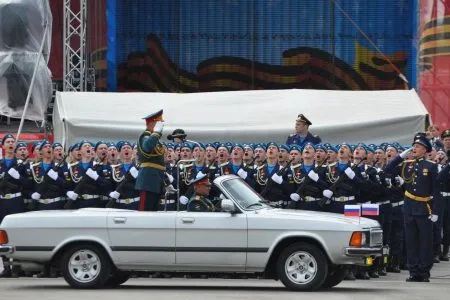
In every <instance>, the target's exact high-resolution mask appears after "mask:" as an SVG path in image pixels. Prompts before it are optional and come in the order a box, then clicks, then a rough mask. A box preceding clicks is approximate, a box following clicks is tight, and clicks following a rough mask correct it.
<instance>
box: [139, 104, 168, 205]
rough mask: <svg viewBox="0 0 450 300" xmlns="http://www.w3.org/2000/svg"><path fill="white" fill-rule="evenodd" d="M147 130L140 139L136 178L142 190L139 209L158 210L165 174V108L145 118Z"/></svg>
mask: <svg viewBox="0 0 450 300" xmlns="http://www.w3.org/2000/svg"><path fill="white" fill-rule="evenodd" d="M144 120H145V122H146V125H147V130H145V131H144V132H143V133H142V134H141V135H140V136H139V139H138V143H137V144H138V159H139V163H140V170H139V173H138V176H137V178H136V187H135V188H136V189H137V190H139V191H140V202H139V210H145V211H157V210H158V206H159V201H160V199H161V195H162V191H163V185H164V174H165V171H166V166H165V164H164V150H165V148H164V147H163V146H162V144H161V143H160V142H159V139H160V138H161V134H162V130H163V128H164V121H163V110H162V109H161V110H159V111H157V112H155V113H153V114H150V115H148V116H147V117H145V118H144Z"/></svg>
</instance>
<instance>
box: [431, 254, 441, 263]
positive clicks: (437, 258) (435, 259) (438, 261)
mask: <svg viewBox="0 0 450 300" xmlns="http://www.w3.org/2000/svg"><path fill="white" fill-rule="evenodd" d="M440 262H441V261H440V260H439V255H435V256H434V257H433V263H435V264H438V263H440Z"/></svg>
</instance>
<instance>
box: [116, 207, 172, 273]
mask: <svg viewBox="0 0 450 300" xmlns="http://www.w3.org/2000/svg"><path fill="white" fill-rule="evenodd" d="M175 219H176V212H169V211H159V212H148V211H112V212H110V213H109V215H108V232H109V238H110V245H111V250H112V254H113V256H114V258H115V260H116V261H117V262H118V264H120V265H123V266H133V267H135V268H140V267H141V268H145V267H158V266H170V265H173V264H174V263H175Z"/></svg>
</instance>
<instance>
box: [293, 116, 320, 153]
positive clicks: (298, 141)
mask: <svg viewBox="0 0 450 300" xmlns="http://www.w3.org/2000/svg"><path fill="white" fill-rule="evenodd" d="M311 125H312V123H311V121H310V120H308V119H307V118H306V117H305V116H304V115H303V114H299V115H298V117H297V120H295V133H293V134H291V135H289V137H288V138H287V140H286V144H288V145H293V144H295V145H299V146H301V147H303V146H304V145H305V144H306V143H308V142H309V143H312V144H313V145H317V144H319V143H320V142H321V141H322V140H321V139H320V137H319V136H318V135H312V134H311V133H310V132H309V126H311Z"/></svg>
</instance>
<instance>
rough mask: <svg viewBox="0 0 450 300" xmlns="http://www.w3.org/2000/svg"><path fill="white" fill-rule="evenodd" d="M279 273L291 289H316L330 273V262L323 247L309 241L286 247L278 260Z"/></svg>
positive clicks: (279, 276) (282, 280)
mask: <svg viewBox="0 0 450 300" xmlns="http://www.w3.org/2000/svg"><path fill="white" fill-rule="evenodd" d="M277 274H278V278H280V280H281V282H283V284H284V285H285V286H286V287H287V288H288V289H290V290H295V291H300V290H316V289H318V288H320V286H321V285H322V284H323V282H324V281H325V278H326V277H327V274H328V262H327V259H326V257H325V255H324V253H323V251H322V250H321V249H319V248H318V247H316V246H315V245H311V244H308V243H295V244H292V245H290V246H288V247H286V248H285V249H284V250H283V251H282V252H281V254H280V256H279V257H278V260H277Z"/></svg>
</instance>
